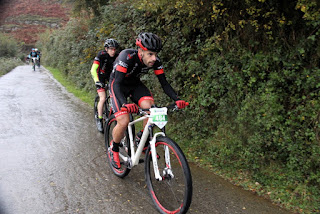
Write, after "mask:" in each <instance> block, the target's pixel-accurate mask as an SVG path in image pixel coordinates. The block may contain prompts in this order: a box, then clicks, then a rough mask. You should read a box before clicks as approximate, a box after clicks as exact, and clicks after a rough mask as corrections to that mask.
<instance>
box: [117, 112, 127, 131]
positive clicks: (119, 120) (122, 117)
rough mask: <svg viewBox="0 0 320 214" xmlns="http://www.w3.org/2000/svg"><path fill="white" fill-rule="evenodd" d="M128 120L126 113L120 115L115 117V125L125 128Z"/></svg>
mask: <svg viewBox="0 0 320 214" xmlns="http://www.w3.org/2000/svg"><path fill="white" fill-rule="evenodd" d="M129 122H130V118H129V115H128V114H125V115H120V116H118V117H117V125H118V126H120V127H122V128H127V126H128V124H129Z"/></svg>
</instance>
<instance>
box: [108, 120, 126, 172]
mask: <svg viewBox="0 0 320 214" xmlns="http://www.w3.org/2000/svg"><path fill="white" fill-rule="evenodd" d="M116 124H117V121H116V118H115V116H114V114H112V115H111V116H110V117H109V118H108V120H107V121H106V123H105V130H104V133H105V135H104V139H105V147H106V154H107V158H108V162H109V166H110V168H111V170H112V171H113V173H114V174H115V175H116V176H118V177H120V178H124V177H126V176H127V175H128V174H129V172H130V170H131V169H130V168H129V166H128V163H125V162H124V161H123V160H120V163H121V168H120V169H116V168H114V167H113V165H112V163H111V162H112V161H111V156H110V152H111V147H110V142H111V141H112V131H113V128H114V127H115V125H116ZM120 145H121V146H120V151H119V152H120V153H121V154H122V155H124V156H126V157H130V156H131V149H130V140H129V136H128V131H126V133H125V137H124V138H123V139H122V140H121V142H120ZM120 159H121V158H120Z"/></svg>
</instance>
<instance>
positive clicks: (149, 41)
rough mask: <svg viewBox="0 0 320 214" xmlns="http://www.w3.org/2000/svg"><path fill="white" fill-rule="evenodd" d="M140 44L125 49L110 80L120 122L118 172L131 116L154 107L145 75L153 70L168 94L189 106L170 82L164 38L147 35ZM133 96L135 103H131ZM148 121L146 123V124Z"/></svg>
mask: <svg viewBox="0 0 320 214" xmlns="http://www.w3.org/2000/svg"><path fill="white" fill-rule="evenodd" d="M136 45H137V47H138V49H137V50H136V49H125V50H123V51H121V52H120V54H119V56H118V58H117V59H116V61H115V62H114V67H113V70H112V73H111V75H110V81H109V93H110V97H111V104H112V109H113V112H114V114H115V117H116V120H117V125H116V126H115V127H114V129H113V136H112V137H113V143H112V145H111V148H112V149H111V153H110V155H111V158H112V165H113V167H115V168H116V169H119V168H120V159H119V143H120V140H121V139H122V138H123V137H124V132H125V130H126V128H127V126H128V123H129V113H137V112H138V107H137V105H139V106H140V107H141V108H143V109H148V108H150V107H151V105H153V104H154V99H153V96H152V94H151V92H150V91H149V89H148V88H147V87H146V86H145V85H144V84H143V83H142V82H141V80H140V76H141V75H143V74H146V73H147V72H148V71H149V70H150V69H153V70H154V73H155V75H156V76H157V77H158V80H159V82H160V84H161V86H162V88H163V90H164V92H165V93H166V94H167V95H168V96H169V97H170V98H171V99H173V100H174V101H175V102H176V104H177V106H178V108H184V107H185V106H186V102H185V101H184V100H181V99H180V98H179V97H178V95H177V94H176V92H175V91H174V90H173V88H172V87H171V85H170V84H169V83H168V81H167V80H166V77H165V74H164V70H163V66H162V63H161V60H160V58H159V57H158V52H159V51H160V50H161V49H162V42H161V39H160V38H159V37H158V36H157V35H156V34H153V33H148V32H144V33H140V34H139V35H138V38H137V39H136ZM129 96H130V98H131V100H132V101H133V102H134V103H127V98H128V97H129ZM136 104H137V105H136ZM146 122H147V121H144V125H145V124H146ZM140 133H141V132H140ZM138 134H139V133H138ZM138 134H137V135H138Z"/></svg>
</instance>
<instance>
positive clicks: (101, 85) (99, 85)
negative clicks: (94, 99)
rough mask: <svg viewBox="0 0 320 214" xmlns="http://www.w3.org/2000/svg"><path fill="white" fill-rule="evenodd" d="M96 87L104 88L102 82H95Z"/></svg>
mask: <svg viewBox="0 0 320 214" xmlns="http://www.w3.org/2000/svg"><path fill="white" fill-rule="evenodd" d="M96 86H98V87H100V88H104V86H105V85H104V83H102V82H96Z"/></svg>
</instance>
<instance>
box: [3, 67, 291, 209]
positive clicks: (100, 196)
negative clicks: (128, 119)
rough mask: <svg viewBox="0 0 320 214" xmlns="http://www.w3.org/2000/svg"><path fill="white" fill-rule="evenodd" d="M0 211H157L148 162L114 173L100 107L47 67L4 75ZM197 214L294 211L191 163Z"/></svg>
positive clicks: (23, 69)
mask: <svg viewBox="0 0 320 214" xmlns="http://www.w3.org/2000/svg"><path fill="white" fill-rule="evenodd" d="M0 102H1V105H0V214H42V213H43V214H56V213H58V214H65V213H90V214H91V213H97V214H101V213H109V214H112V213H157V211H156V210H155V208H154V207H153V204H152V201H151V198H150V197H149V195H148V192H147V189H146V186H145V182H144V172H143V165H142V164H141V165H139V166H138V167H136V168H134V169H133V170H132V171H131V172H130V174H129V176H128V177H126V178H125V179H120V178H118V177H116V176H115V175H113V174H112V173H111V170H110V169H109V166H108V165H107V162H106V161H107V160H106V157H105V149H104V141H103V136H102V135H101V134H100V133H98V132H97V131H96V128H95V124H94V122H93V114H92V108H91V107H90V106H88V105H87V104H84V103H82V102H81V101H79V100H78V99H77V98H75V97H74V96H73V95H72V94H70V93H68V92H67V91H66V90H65V89H64V88H63V87H62V86H61V85H60V84H59V83H58V82H57V81H55V80H54V79H53V77H52V76H51V74H50V73H49V72H47V71H46V70H45V69H44V68H41V69H37V70H36V71H32V70H31V66H30V65H26V66H19V67H17V68H16V69H14V70H13V71H11V72H10V73H8V74H6V75H4V76H2V77H0ZM190 167H191V171H192V176H193V185H194V194H193V200H192V204H191V207H190V210H189V213H217V214H229V213H230V214H234V213H246V214H271V213H272V214H288V213H290V212H288V211H285V210H283V209H280V208H279V207H277V206H275V205H273V204H271V203H270V202H269V201H267V200H265V199H263V198H261V197H258V196H256V195H254V194H252V193H251V192H247V191H244V190H242V189H241V188H239V187H235V186H233V185H231V184H230V183H228V182H226V181H224V180H223V179H221V178H220V177H217V176H215V175H213V174H212V173H209V172H207V171H206V170H203V169H201V168H198V167H196V166H195V165H193V164H190Z"/></svg>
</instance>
